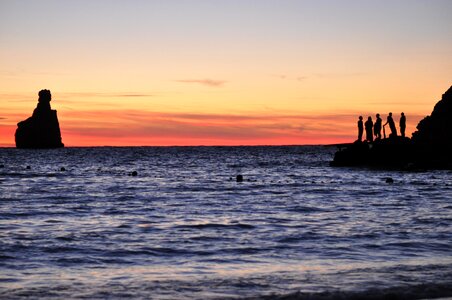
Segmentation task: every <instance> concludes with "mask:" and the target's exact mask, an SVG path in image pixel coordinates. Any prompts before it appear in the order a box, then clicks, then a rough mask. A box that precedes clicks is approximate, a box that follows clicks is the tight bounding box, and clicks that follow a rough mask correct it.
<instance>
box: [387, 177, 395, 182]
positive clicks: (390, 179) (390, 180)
mask: <svg viewBox="0 0 452 300" xmlns="http://www.w3.org/2000/svg"><path fill="white" fill-rule="evenodd" d="M386 183H394V179H392V178H391V177H388V178H386Z"/></svg>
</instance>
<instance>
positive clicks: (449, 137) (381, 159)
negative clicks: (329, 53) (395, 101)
mask: <svg viewBox="0 0 452 300" xmlns="http://www.w3.org/2000/svg"><path fill="white" fill-rule="evenodd" d="M417 129H418V130H417V131H416V132H414V133H413V137H412V139H409V138H407V137H402V136H397V135H394V134H391V135H390V137H389V138H388V139H381V140H380V139H377V140H375V142H373V143H366V142H359V141H356V142H354V143H353V144H349V145H348V147H346V148H345V149H342V150H339V151H337V152H336V154H335V155H334V160H333V161H332V162H331V165H332V166H368V167H391V168H423V169H449V170H452V155H451V153H452V86H451V87H450V88H449V90H447V92H446V93H444V94H443V96H442V99H441V100H440V101H439V102H438V103H437V104H436V105H435V107H434V109H433V112H432V114H431V115H430V116H427V117H425V118H424V119H423V120H421V121H420V122H419V124H418V125H417Z"/></svg>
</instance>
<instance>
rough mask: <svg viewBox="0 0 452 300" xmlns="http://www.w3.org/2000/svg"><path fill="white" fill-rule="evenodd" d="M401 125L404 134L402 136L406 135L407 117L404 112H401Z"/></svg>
mask: <svg viewBox="0 0 452 300" xmlns="http://www.w3.org/2000/svg"><path fill="white" fill-rule="evenodd" d="M399 125H400V134H401V135H402V137H405V128H406V117H405V114H404V113H401V116H400V123H399Z"/></svg>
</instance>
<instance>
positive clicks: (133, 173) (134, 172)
mask: <svg viewBox="0 0 452 300" xmlns="http://www.w3.org/2000/svg"><path fill="white" fill-rule="evenodd" d="M130 175H132V176H137V175H138V172H137V171H133V172H132V173H130Z"/></svg>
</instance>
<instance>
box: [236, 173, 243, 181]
mask: <svg viewBox="0 0 452 300" xmlns="http://www.w3.org/2000/svg"><path fill="white" fill-rule="evenodd" d="M235 180H236V181H237V182H242V181H243V175H237V177H236V178H235Z"/></svg>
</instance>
